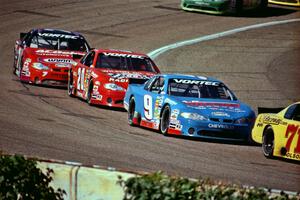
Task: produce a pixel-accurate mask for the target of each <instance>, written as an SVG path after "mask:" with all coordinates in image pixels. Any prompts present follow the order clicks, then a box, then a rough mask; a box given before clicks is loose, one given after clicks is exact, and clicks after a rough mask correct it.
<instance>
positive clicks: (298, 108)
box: [252, 102, 300, 160]
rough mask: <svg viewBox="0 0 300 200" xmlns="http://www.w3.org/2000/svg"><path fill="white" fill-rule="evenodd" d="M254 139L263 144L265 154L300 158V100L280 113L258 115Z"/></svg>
mask: <svg viewBox="0 0 300 200" xmlns="http://www.w3.org/2000/svg"><path fill="white" fill-rule="evenodd" d="M252 139H253V140H254V141H255V142H257V143H260V144H262V150H263V154H264V155H265V156H266V157H267V158H272V157H273V156H276V157H282V158H287V159H292V160H300V102H297V103H294V104H292V105H290V106H288V107H287V108H285V109H283V110H282V111H280V112H278V113H262V114H259V115H258V116H257V119H256V121H255V125H254V128H253V130H252Z"/></svg>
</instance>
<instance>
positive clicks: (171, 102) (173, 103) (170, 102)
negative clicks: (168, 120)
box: [161, 93, 177, 105]
mask: <svg viewBox="0 0 300 200" xmlns="http://www.w3.org/2000/svg"><path fill="white" fill-rule="evenodd" d="M161 94H162V93H161ZM165 103H168V104H170V105H177V102H175V101H173V100H171V99H169V98H167V99H166V100H165Z"/></svg>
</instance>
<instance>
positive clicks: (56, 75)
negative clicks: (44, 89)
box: [52, 74, 68, 79]
mask: <svg viewBox="0 0 300 200" xmlns="http://www.w3.org/2000/svg"><path fill="white" fill-rule="evenodd" d="M52 76H53V77H54V78H58V79H68V74H52Z"/></svg>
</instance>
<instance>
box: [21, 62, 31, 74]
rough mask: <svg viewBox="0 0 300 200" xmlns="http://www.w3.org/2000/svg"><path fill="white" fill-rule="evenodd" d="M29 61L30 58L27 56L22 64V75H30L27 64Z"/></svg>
mask: <svg viewBox="0 0 300 200" xmlns="http://www.w3.org/2000/svg"><path fill="white" fill-rule="evenodd" d="M30 63H31V59H30V58H27V59H26V60H25V62H24V64H23V68H22V73H21V74H22V75H23V76H30V71H29V64H30Z"/></svg>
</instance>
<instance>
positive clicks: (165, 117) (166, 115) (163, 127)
mask: <svg viewBox="0 0 300 200" xmlns="http://www.w3.org/2000/svg"><path fill="white" fill-rule="evenodd" d="M170 115H171V109H170V106H168V105H167V106H165V107H164V109H163V111H162V114H161V118H160V124H159V129H160V132H161V133H162V134H163V135H168V129H169V125H170Z"/></svg>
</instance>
